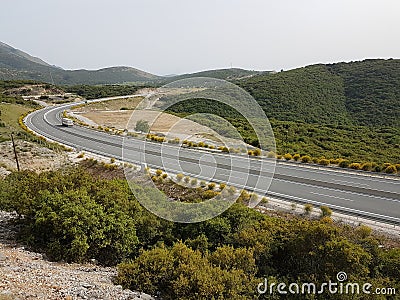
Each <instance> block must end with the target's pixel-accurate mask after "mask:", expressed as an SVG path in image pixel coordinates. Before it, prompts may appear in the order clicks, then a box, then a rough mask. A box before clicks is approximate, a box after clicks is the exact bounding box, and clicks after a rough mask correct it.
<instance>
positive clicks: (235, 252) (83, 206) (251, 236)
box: [0, 160, 400, 299]
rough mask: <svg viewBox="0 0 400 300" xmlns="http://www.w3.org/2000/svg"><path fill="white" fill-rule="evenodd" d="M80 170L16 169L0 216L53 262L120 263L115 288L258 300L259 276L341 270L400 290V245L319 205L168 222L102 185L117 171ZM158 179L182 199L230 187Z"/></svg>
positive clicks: (330, 275)
mask: <svg viewBox="0 0 400 300" xmlns="http://www.w3.org/2000/svg"><path fill="white" fill-rule="evenodd" d="M90 165H93V166H94V167H90ZM85 169H86V170H84V169H83V168H69V169H64V170H59V171H53V172H44V173H41V174H36V173H31V172H20V173H17V172H15V173H12V174H10V175H9V176H7V177H6V178H5V179H4V180H2V181H0V209H2V210H7V211H16V212H17V214H18V215H19V216H20V218H19V219H18V223H20V225H21V227H20V232H19V237H20V239H21V241H22V242H23V243H25V244H27V245H29V246H30V247H31V248H32V249H34V250H37V251H43V252H45V253H46V255H47V256H48V257H49V258H50V259H51V260H54V261H59V260H66V261H68V262H85V261H88V260H90V259H96V260H97V261H98V262H99V263H100V264H103V265H111V266H113V265H118V276H117V278H116V280H115V283H116V284H122V285H123V286H124V287H126V288H130V289H133V290H139V291H144V292H146V293H149V294H153V295H160V296H161V297H162V298H163V299H255V298H257V296H258V295H257V290H256V289H257V285H258V283H260V282H263V280H264V279H263V278H268V279H269V280H270V281H271V282H272V281H273V282H277V283H278V282H326V280H327V279H332V280H336V279H335V278H336V277H335V276H336V274H337V273H338V272H339V271H343V272H346V273H347V274H348V275H349V276H350V279H351V281H352V282H370V283H371V284H373V286H387V287H389V286H390V287H395V288H397V289H398V288H400V281H399V278H400V273H399V272H400V267H399V266H400V260H399V259H400V252H399V251H400V243H399V241H398V240H390V239H388V238H385V237H383V236H378V235H375V234H374V233H372V232H371V230H370V229H369V228H368V227H366V226H362V225H361V226H358V227H356V228H353V227H350V226H347V225H341V224H336V223H333V222H332V220H331V219H330V218H329V214H330V211H329V209H327V208H321V213H322V214H323V215H321V217H320V219H310V217H309V216H307V214H308V213H307V212H305V213H304V215H305V217H295V216H291V217H285V215H284V214H269V215H266V214H262V213H260V212H258V211H256V210H254V209H249V208H247V207H246V206H245V205H244V204H242V201H239V202H238V203H236V204H234V205H233V206H232V207H231V208H230V209H229V210H227V211H226V212H224V213H223V214H222V215H220V216H218V217H216V218H214V219H211V220H208V221H205V222H201V223H197V224H178V223H171V222H167V221H165V220H162V219H159V218H157V217H156V216H154V215H152V214H151V213H149V212H148V211H147V210H145V209H144V208H143V207H141V205H140V204H139V202H138V201H137V199H135V197H134V196H133V195H132V193H131V192H130V190H129V187H128V184H127V182H126V181H125V180H124V179H118V178H119V176H114V178H110V179H105V178H107V176H108V175H107V174H110V172H112V174H114V175H116V174H117V173H115V172H117V170H115V169H113V170H109V169H107V168H103V167H102V166H101V164H99V163H96V161H93V160H92V161H91V162H90V164H87V165H85ZM102 169H103V171H101V172H100V170H102ZM92 170H96V173H95V174H94V173H91V172H93V171H92ZM121 172H122V171H121ZM156 176H158V177H159V178H161V179H162V185H163V186H164V187H165V190H168V191H166V192H168V193H171V195H175V199H178V198H179V199H181V201H190V202H192V201H196V199H197V198H200V197H201V195H203V193H204V192H205V190H209V191H211V192H212V193H216V192H218V190H219V189H220V188H226V186H222V187H221V186H219V187H217V186H215V185H214V186H210V185H206V184H205V183H204V182H200V183H199V184H200V186H203V188H202V189H201V190H199V189H198V188H196V187H193V188H191V189H185V190H190V191H191V192H190V193H189V194H181V190H180V189H177V188H175V187H174V184H173V183H171V182H170V181H169V179H168V178H166V177H165V178H163V177H164V176H163V172H162V171H159V172H158V173H157V172H156ZM121 178H122V176H121ZM182 179H183V178H181V180H182ZM188 184H189V185H191V182H190V179H189V181H188ZM196 184H198V183H196ZM138 188H140V187H138ZM187 197H189V198H187ZM243 197H246V198H248V197H251V195H249V194H248V193H247V194H246V193H243V196H242V198H243ZM242 200H243V199H242ZM307 211H310V209H307ZM300 296H301V297H303V296H304V295H299V296H298V299H303V298H301V297H300ZM324 297H325V299H365V295H336V296H335V295H328V294H326V295H324ZM374 297H376V296H375V295H374ZM273 298H274V299H280V298H279V295H277V294H275V295H273ZM292 298H293V299H297V298H296V296H295V295H293V297H292ZM374 299H386V298H383V297H382V298H379V297H378V298H374Z"/></svg>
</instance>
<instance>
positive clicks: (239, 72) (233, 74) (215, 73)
mask: <svg viewBox="0 0 400 300" xmlns="http://www.w3.org/2000/svg"><path fill="white" fill-rule="evenodd" d="M265 73H269V72H261V71H250V70H244V69H238V68H230V69H217V70H207V71H202V72H196V73H190V74H183V75H178V76H174V77H172V78H171V79H173V80H181V79H186V78H193V77H211V78H217V79H223V80H238V79H243V78H249V77H252V76H254V75H259V74H265Z"/></svg>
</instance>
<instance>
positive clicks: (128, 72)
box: [0, 42, 161, 85]
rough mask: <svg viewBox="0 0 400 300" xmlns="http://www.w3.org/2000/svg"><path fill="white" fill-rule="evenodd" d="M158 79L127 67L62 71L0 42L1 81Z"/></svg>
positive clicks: (62, 81)
mask: <svg viewBox="0 0 400 300" xmlns="http://www.w3.org/2000/svg"><path fill="white" fill-rule="evenodd" d="M159 78H161V77H159V76H156V75H153V74H150V73H146V72H144V71H141V70H138V69H135V68H130V67H111V68H104V69H100V70H95V71H88V70H63V69H62V68H60V67H56V66H51V65H49V64H48V63H46V62H44V61H43V60H41V59H39V58H36V57H33V56H31V55H29V54H27V53H25V52H23V51H21V50H18V49H15V48H13V47H11V46H9V45H7V44H5V43H1V42H0V80H13V79H29V80H35V81H41V82H49V83H55V84H65V85H67V84H115V83H125V82H148V81H153V80H157V79H159Z"/></svg>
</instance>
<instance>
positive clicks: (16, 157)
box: [11, 133, 20, 172]
mask: <svg viewBox="0 0 400 300" xmlns="http://www.w3.org/2000/svg"><path fill="white" fill-rule="evenodd" d="M11 141H12V144H13V148H14V155H15V161H16V162H17V170H18V172H19V171H20V169H19V162H18V155H17V149H16V147H15V142H14V136H13V134H12V133H11Z"/></svg>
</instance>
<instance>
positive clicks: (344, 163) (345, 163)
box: [339, 160, 350, 168]
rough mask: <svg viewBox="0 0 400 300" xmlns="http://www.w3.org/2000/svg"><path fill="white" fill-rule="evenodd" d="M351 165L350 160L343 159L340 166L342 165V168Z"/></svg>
mask: <svg viewBox="0 0 400 300" xmlns="http://www.w3.org/2000/svg"><path fill="white" fill-rule="evenodd" d="M349 165H350V162H349V161H348V160H342V161H341V162H340V163H339V167H341V168H348V167H349Z"/></svg>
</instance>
